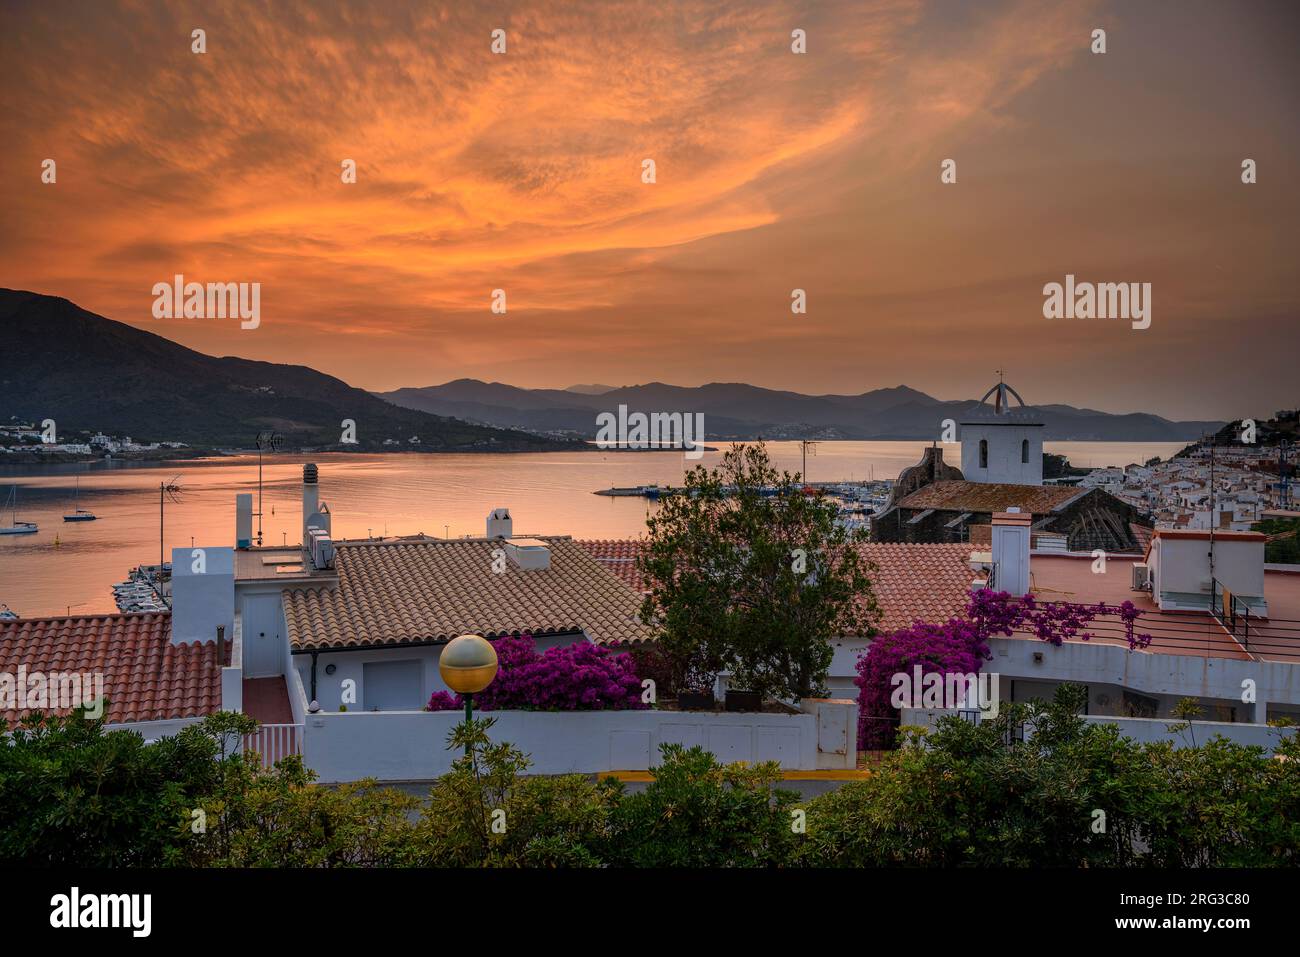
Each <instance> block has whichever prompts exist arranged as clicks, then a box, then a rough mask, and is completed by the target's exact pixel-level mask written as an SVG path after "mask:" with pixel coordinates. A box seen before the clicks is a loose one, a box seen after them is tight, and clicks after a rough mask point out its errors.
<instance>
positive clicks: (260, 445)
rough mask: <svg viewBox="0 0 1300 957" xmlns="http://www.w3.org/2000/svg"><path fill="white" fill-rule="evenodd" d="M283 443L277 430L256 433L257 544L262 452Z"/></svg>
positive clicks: (260, 513) (260, 527) (258, 539)
mask: <svg viewBox="0 0 1300 957" xmlns="http://www.w3.org/2000/svg"><path fill="white" fill-rule="evenodd" d="M283 444H284V438H283V437H282V436H281V435H280V433H278V432H258V433H257V544H258V546H259V547H260V546H261V544H262V453H263V452H277V451H279V449H280V446H281V445H283Z"/></svg>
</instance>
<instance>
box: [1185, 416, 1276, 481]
mask: <svg viewBox="0 0 1300 957" xmlns="http://www.w3.org/2000/svg"><path fill="white" fill-rule="evenodd" d="M1211 433H1212V435H1211ZM1245 435H1246V423H1245V422H1244V421H1242V420H1241V419H1238V420H1236V421H1235V422H1228V423H1226V424H1225V425H1224V426H1223V427H1222V428H1220V429H1218V430H1217V431H1213V430H1208V429H1207V430H1206V433H1205V434H1203V435H1200V436H1197V440H1196V441H1195V442H1193V443H1192V444H1191V445H1189V446H1187V448H1185V449H1182V450H1181V451H1179V452H1178V454H1177V456H1175V457H1181V456H1185V455H1191V454H1192V453H1193V452H1195V451H1196V450H1197V449H1199V448H1201V447H1202V446H1208V445H1211V444H1213V445H1215V446H1217V447H1219V448H1226V447H1229V446H1235V447H1239V448H1244V447H1245V446H1246V444H1247V443H1246V442H1244V441H1242V440H1243V438H1244V436H1245ZM1283 442H1289V443H1290V444H1291V445H1293V446H1300V408H1297V409H1284V410H1282V411H1280V412H1278V413H1277V414H1276V415H1274V416H1273V417H1272V418H1271V419H1257V420H1256V421H1255V434H1254V441H1253V442H1252V443H1250V444H1252V445H1254V446H1256V447H1258V446H1261V445H1278V444H1279V443H1283ZM1292 467H1293V468H1294V464H1293V465H1292Z"/></svg>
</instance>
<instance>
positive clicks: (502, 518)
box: [487, 508, 515, 538]
mask: <svg viewBox="0 0 1300 957" xmlns="http://www.w3.org/2000/svg"><path fill="white" fill-rule="evenodd" d="M514 530H515V523H514V522H513V521H512V520H511V518H510V509H508V508H494V509H492V514H490V515H489V516H488V519H487V537H488V538H509V537H510V536H511V535H513V534H514Z"/></svg>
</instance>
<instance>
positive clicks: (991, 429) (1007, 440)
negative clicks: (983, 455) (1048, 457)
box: [961, 422, 1043, 485]
mask: <svg viewBox="0 0 1300 957" xmlns="http://www.w3.org/2000/svg"><path fill="white" fill-rule="evenodd" d="M981 439H984V440H986V441H987V442H988V444H989V458H988V462H989V464H988V468H980V454H979V446H980V440H981ZM1023 440H1028V442H1029V461H1028V462H1021V460H1020V459H1021V456H1020V452H1021V445H1020V443H1021V442H1022V441H1023ZM961 474H962V475H963V476H964V477H965V478H966V481H968V482H1009V483H1011V484H1012V485H1042V484H1043V427H1042V426H1035V425H1012V424H1006V425H1002V424H995V423H991V422H990V423H986V422H963V423H962V426H961Z"/></svg>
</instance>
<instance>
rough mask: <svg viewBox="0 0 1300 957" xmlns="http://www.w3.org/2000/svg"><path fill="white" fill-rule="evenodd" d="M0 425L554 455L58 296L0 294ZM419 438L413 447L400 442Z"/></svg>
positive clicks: (145, 436)
mask: <svg viewBox="0 0 1300 957" xmlns="http://www.w3.org/2000/svg"><path fill="white" fill-rule="evenodd" d="M0 356H3V363H2V364H0V421H5V422H8V421H9V420H10V419H11V418H16V419H18V420H20V421H24V420H25V421H31V422H40V421H42V420H43V419H47V418H48V419H54V421H55V422H56V423H57V424H58V429H59V431H60V432H61V433H63V434H68V433H70V432H72V431H75V430H81V429H91V430H103V431H105V432H112V433H116V434H119V435H124V434H125V435H130V436H131V437H132V438H133V439H135V440H136V441H140V442H150V441H167V440H174V441H181V442H186V443H189V444H191V445H201V446H205V447H239V448H247V447H249V446H251V445H252V444H253V442H254V438H255V436H256V435H257V433H258V432H259V431H262V430H267V429H274V430H276V431H278V432H280V433H281V434H282V435H283V436H284V445H285V447H286V448H303V447H321V446H338V443H339V440H340V438H341V428H340V423H341V422H342V421H343V420H344V419H353V420H355V422H356V425H357V435H356V438H357V445H355V446H338V447H341V448H347V449H357V450H366V449H379V448H390V449H391V448H393V446H384V445H383V442H384V440H385V439H392V440H394V441H396V442H400V443H401V448H403V449H406V450H418V451H426V452H428V451H527V450H548V449H549V450H553V449H556V448H563V447H564V446H563V445H557V444H556V443H552V442H548V441H546V440H545V439H541V438H538V437H536V436H530V435H525V434H522V433H518V432H509V431H503V430H500V429H497V428H491V427H487V426H482V425H471V424H468V423H466V422H462V421H457V420H455V419H452V418H446V417H441V416H437V415H431V414H429V413H427V412H423V411H419V410H415V409H408V408H399V407H397V406H394V405H392V404H390V403H388V402H385V401H383V400H382V399H378V398H376V397H375V396H373V395H371V394H370V393H368V392H366V391H364V390H362V389H354V388H352V387H351V386H349V385H348V384H347V383H345V382H342V381H340V380H339V379H336V378H334V377H333V376H328V375H325V374H323V373H320V372H317V371H315V370H314V369H309V368H307V367H305V366H295V365H280V364H276V363H270V362H255V361H253V360H250V359H239V358H234V357H229V356H227V357H224V358H218V357H215V356H209V355H204V354H203V353H201V352H195V351H194V350H192V349H187V348H185V347H184V346H181V345H177V344H176V343H174V342H172V341H170V340H168V339H164V338H163V337H161V336H157V335H154V334H153V333H150V332H145V331H143V330H141V329H136V328H134V327H132V326H128V325H125V324H124V323H120V322H114V321H113V320H111V319H106V318H104V317H103V316H98V315H95V314H94V313H91V312H87V311H86V310H84V309H81V308H79V307H78V306H76V305H75V304H73V303H71V302H69V301H68V300H66V299H60V298H56V297H53V296H42V295H39V294H37V293H32V292H22V291H18V290H12V289H0ZM412 436H417V437H419V439H420V443H419V444H418V445H413V444H411V443H410V442H409V441H408V440H409V439H410V438H411V437H412Z"/></svg>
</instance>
